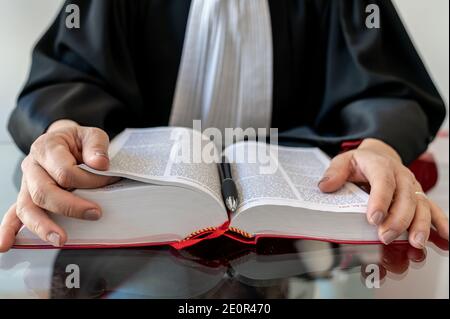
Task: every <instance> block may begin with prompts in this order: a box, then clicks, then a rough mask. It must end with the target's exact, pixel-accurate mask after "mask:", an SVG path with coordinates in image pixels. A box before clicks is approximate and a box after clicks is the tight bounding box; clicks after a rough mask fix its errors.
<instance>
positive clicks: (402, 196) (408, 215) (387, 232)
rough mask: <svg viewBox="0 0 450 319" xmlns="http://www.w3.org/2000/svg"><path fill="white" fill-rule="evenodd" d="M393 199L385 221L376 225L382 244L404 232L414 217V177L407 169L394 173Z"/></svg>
mask: <svg viewBox="0 0 450 319" xmlns="http://www.w3.org/2000/svg"><path fill="white" fill-rule="evenodd" d="M395 177H396V185H397V188H396V192H395V195H394V201H393V203H392V205H391V207H390V209H389V213H388V216H387V218H386V219H385V221H384V222H383V223H382V224H381V225H380V227H378V235H379V237H380V240H381V241H382V242H383V243H384V244H386V245H387V244H389V243H391V242H392V241H394V240H395V239H396V238H397V237H398V236H400V235H401V234H402V233H404V232H405V231H406V230H407V229H408V227H409V225H411V222H412V220H413V218H414V214H415V211H416V206H417V196H416V194H415V190H416V189H417V186H416V184H415V178H414V176H413V175H412V173H410V172H409V170H407V169H404V170H401V171H399V172H398V173H397V174H396V176H395Z"/></svg>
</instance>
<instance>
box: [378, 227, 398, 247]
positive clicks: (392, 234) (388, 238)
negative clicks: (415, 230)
mask: <svg viewBox="0 0 450 319" xmlns="http://www.w3.org/2000/svg"><path fill="white" fill-rule="evenodd" d="M395 238H397V232H396V231H393V230H387V231H385V232H384V233H383V234H382V235H381V241H382V242H383V243H384V244H385V245H389V244H390V243H392V242H393V241H394V239H395Z"/></svg>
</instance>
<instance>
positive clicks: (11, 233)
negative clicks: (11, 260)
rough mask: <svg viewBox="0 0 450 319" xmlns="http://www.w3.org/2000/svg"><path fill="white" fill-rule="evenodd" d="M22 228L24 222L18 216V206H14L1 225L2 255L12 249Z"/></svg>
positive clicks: (0, 248) (0, 251) (0, 242)
mask: <svg viewBox="0 0 450 319" xmlns="http://www.w3.org/2000/svg"><path fill="white" fill-rule="evenodd" d="M21 227H22V222H21V221H20V219H19V218H18V217H17V215H16V204H14V205H12V206H11V207H10V208H9V209H8V211H7V212H6V214H5V215H4V216H3V220H2V223H1V224H0V253H3V252H6V251H8V250H9V249H10V248H11V247H12V245H13V244H14V241H15V239H16V234H17V232H18V231H19V230H20V228H21Z"/></svg>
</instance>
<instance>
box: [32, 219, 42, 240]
mask: <svg viewBox="0 0 450 319" xmlns="http://www.w3.org/2000/svg"><path fill="white" fill-rule="evenodd" d="M31 231H32V232H33V233H35V234H37V235H39V236H40V237H41V236H42V235H43V233H44V229H43V226H42V223H41V221H39V220H36V221H35V222H34V223H33V225H32V227H31Z"/></svg>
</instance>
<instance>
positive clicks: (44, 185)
mask: <svg viewBox="0 0 450 319" xmlns="http://www.w3.org/2000/svg"><path fill="white" fill-rule="evenodd" d="M26 165H27V169H26V170H25V171H24V178H25V180H26V185H27V189H28V191H29V195H30V198H31V199H32V201H33V203H34V205H36V206H38V207H40V208H42V209H44V210H47V211H49V212H52V213H55V214H60V215H64V216H67V217H72V218H80V219H86V220H97V219H99V218H100V216H101V209H100V207H99V206H98V205H97V204H95V203H92V202H89V201H87V200H85V199H82V198H79V197H77V196H75V195H74V194H72V193H71V192H68V191H65V190H63V189H61V188H60V187H59V186H57V185H56V184H55V182H54V181H53V180H52V179H51V177H50V176H49V175H48V174H47V172H46V171H44V170H43V169H42V167H40V166H39V165H38V164H37V163H32V162H28V164H26Z"/></svg>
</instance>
